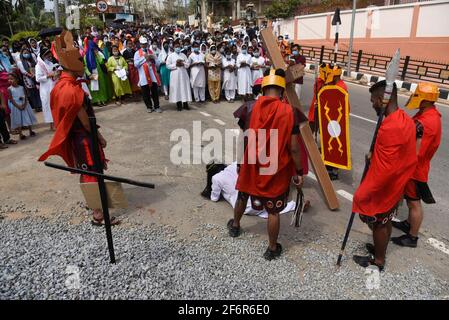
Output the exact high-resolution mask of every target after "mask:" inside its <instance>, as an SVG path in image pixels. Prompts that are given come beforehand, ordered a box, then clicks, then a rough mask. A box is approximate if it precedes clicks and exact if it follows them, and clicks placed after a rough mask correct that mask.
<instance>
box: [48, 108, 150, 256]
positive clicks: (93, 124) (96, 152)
mask: <svg viewBox="0 0 449 320" xmlns="http://www.w3.org/2000/svg"><path fill="white" fill-rule="evenodd" d="M89 122H90V128H91V130H90V139H91V140H92V156H93V160H94V168H95V171H88V170H82V169H78V168H71V167H66V166H62V165H59V164H55V163H51V162H47V161H46V162H44V164H45V165H46V166H47V167H51V168H55V169H59V170H64V171H69V172H72V173H79V174H84V175H87V176H92V177H96V178H97V180H98V188H99V190H100V198H101V207H102V209H103V216H104V222H105V229H106V239H107V242H108V249H109V257H110V260H111V263H115V253H114V244H113V241H112V231H111V219H110V216H109V206H108V197H107V191H106V184H105V182H104V181H105V180H110V181H116V182H121V183H126V184H131V185H134V186H138V187H144V188H151V189H154V187H155V186H154V184H152V183H145V182H139V181H134V180H130V179H126V178H121V177H115V176H109V175H105V174H103V164H102V163H101V160H100V148H99V144H98V131H97V121H96V119H95V117H89Z"/></svg>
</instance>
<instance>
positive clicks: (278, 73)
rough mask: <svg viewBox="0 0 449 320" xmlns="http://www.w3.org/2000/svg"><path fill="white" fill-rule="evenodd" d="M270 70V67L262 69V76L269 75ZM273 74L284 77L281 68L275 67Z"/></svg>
mask: <svg viewBox="0 0 449 320" xmlns="http://www.w3.org/2000/svg"><path fill="white" fill-rule="evenodd" d="M270 70H271V69H270V68H268V69H266V70H265V71H264V73H263V76H264V77H266V76H269V75H270ZM274 74H275V75H277V76H280V77H282V78H285V71H284V69H281V68H279V69H276V71H275V73H274Z"/></svg>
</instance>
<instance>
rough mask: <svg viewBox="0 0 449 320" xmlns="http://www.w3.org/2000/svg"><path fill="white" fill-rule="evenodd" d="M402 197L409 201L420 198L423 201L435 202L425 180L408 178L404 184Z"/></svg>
mask: <svg viewBox="0 0 449 320" xmlns="http://www.w3.org/2000/svg"><path fill="white" fill-rule="evenodd" d="M404 198H405V199H407V200H411V201H418V200H422V201H423V202H424V203H427V204H431V203H435V199H434V198H433V195H432V192H431V191H430V188H429V185H428V184H427V183H426V182H421V181H417V180H410V181H409V182H407V185H406V186H405V192H404Z"/></svg>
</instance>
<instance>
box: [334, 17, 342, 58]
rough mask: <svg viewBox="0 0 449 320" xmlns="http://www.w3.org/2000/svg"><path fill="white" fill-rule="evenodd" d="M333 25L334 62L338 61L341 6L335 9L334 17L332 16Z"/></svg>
mask: <svg viewBox="0 0 449 320" xmlns="http://www.w3.org/2000/svg"><path fill="white" fill-rule="evenodd" d="M332 25H333V26H335V41H334V45H335V49H334V63H337V53H338V29H339V27H340V25H341V20H340V8H337V9H335V12H334V17H333V18H332Z"/></svg>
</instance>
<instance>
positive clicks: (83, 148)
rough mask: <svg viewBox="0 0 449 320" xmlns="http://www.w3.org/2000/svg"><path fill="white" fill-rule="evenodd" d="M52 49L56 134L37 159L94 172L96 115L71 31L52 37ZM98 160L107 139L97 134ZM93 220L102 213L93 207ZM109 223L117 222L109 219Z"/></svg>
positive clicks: (88, 179)
mask: <svg viewBox="0 0 449 320" xmlns="http://www.w3.org/2000/svg"><path fill="white" fill-rule="evenodd" d="M55 49H56V53H57V55H58V58H59V63H60V65H61V66H62V68H63V72H62V74H61V77H60V79H59V81H58V82H57V83H56V85H55V87H54V88H53V90H52V92H51V95H50V107H51V111H52V115H53V120H54V124H55V127H56V132H55V135H54V136H53V139H52V141H51V143H50V146H49V148H48V150H47V152H45V153H44V154H43V155H42V156H41V157H40V158H39V161H44V160H46V159H47V158H48V157H49V156H52V155H58V156H60V157H61V158H62V159H63V160H64V161H65V163H66V164H67V166H69V167H78V168H80V169H83V170H89V171H96V170H95V168H94V162H93V157H92V154H91V150H92V141H91V139H90V123H89V117H95V114H94V111H93V108H92V106H91V105H90V101H89V99H88V97H87V96H86V94H85V92H84V91H83V89H82V87H81V82H79V81H77V78H78V77H81V76H83V74H84V65H83V62H82V60H81V56H80V54H79V50H78V49H77V48H75V47H74V46H73V37H72V34H71V33H70V32H63V33H62V34H61V35H60V36H58V37H57V38H56V40H55ZM98 141H99V143H100V145H101V146H100V153H101V155H100V156H101V158H102V159H101V160H102V161H103V166H104V167H106V159H105V157H104V153H103V148H104V147H106V140H105V139H104V138H103V136H102V135H101V134H100V133H98ZM96 181H97V180H96V178H94V177H91V176H87V175H81V177H80V182H81V183H87V182H96ZM92 223H93V224H95V225H101V224H102V223H103V212H102V211H101V210H94V212H93V220H92ZM111 223H112V224H116V223H118V221H116V220H114V219H111Z"/></svg>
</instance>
